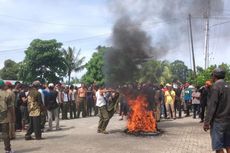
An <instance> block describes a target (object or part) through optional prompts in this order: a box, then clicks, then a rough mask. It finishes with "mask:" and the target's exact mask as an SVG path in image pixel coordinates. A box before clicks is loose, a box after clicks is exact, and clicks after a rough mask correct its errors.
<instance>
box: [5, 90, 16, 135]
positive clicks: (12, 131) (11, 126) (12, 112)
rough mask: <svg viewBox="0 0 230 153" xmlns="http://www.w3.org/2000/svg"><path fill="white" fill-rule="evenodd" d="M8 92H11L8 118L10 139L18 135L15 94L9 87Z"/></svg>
mask: <svg viewBox="0 0 230 153" xmlns="http://www.w3.org/2000/svg"><path fill="white" fill-rule="evenodd" d="M7 93H8V94H9V104H10V106H11V109H10V111H8V114H7V116H8V119H9V136H10V139H14V138H15V137H16V135H15V120H16V118H15V106H14V103H15V94H14V92H13V91H12V90H10V89H8V90H7Z"/></svg>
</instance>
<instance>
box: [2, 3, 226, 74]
mask: <svg viewBox="0 0 230 153" xmlns="http://www.w3.org/2000/svg"><path fill="white" fill-rule="evenodd" d="M143 2H144V1H143ZM225 5H226V6H225V10H224V14H223V16H224V17H225V18H223V19H221V20H220V19H218V20H213V21H211V25H214V24H219V23H222V22H227V23H224V24H220V25H217V26H211V28H210V52H211V59H210V63H211V64H220V63H222V62H225V63H228V64H230V61H229V58H230V47H229V38H230V37H229V35H228V34H226V35H222V33H223V31H225V30H226V29H228V27H229V26H230V23H228V21H230V7H227V6H229V5H230V3H229V2H227V0H225ZM228 8H229V9H228ZM112 16H113V15H112V14H111V13H110V8H109V7H108V2H107V0H81V1H80V0H33V1H32V0H0V68H2V67H3V65H4V61H5V60H6V59H12V60H14V61H16V62H20V61H22V60H23V59H24V57H25V54H24V50H25V49H26V48H27V47H28V46H29V44H30V42H31V41H32V40H33V39H36V38H39V39H45V40H47V39H56V40H57V41H59V42H62V43H63V45H64V46H63V47H68V46H72V47H75V48H76V49H77V50H78V49H81V55H82V56H85V57H86V61H88V60H89V59H90V58H91V55H92V53H93V52H95V48H96V47H97V46H98V45H106V46H110V45H111V33H112V27H113V24H114V19H113V17H112ZM172 24H173V23H172ZM150 29H151V30H149V35H150V36H151V35H158V37H160V36H161V34H164V33H165V32H167V31H165V30H164V26H162V25H161V24H156V25H153V26H152V27H150ZM200 32H201V33H203V32H204V24H203V25H201V26H200V31H199V33H200ZM172 39H173V38H172ZM194 39H195V44H194V48H195V55H196V63H197V65H199V66H204V55H203V50H204V34H203V37H200V35H199V37H197V36H196V31H194ZM166 43H167V42H166ZM185 50H188V51H187V53H185V52H184V51H185ZM174 52H175V53H174ZM182 52H183V54H182ZM164 59H168V60H170V61H173V60H175V59H179V60H183V61H184V62H185V63H186V65H187V66H188V67H189V68H191V62H190V56H189V44H188V40H185V41H184V42H181V43H180V44H178V45H176V47H174V48H170V51H169V54H167V55H166V56H165V57H164ZM81 75H82V73H80V74H78V75H77V76H78V77H80V76H81Z"/></svg>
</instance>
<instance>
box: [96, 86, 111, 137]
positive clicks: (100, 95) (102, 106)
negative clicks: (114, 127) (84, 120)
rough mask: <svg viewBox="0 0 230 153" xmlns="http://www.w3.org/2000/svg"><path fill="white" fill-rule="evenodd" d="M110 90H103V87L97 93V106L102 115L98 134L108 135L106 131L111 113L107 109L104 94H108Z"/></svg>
mask: <svg viewBox="0 0 230 153" xmlns="http://www.w3.org/2000/svg"><path fill="white" fill-rule="evenodd" d="M107 91H108V90H106V89H103V87H99V89H98V90H97V92H96V98H97V101H96V106H97V107H98V110H99V113H100V115H99V116H100V120H99V125H98V129H97V132H98V133H103V134H108V132H107V131H106V130H105V129H106V127H107V125H108V123H109V113H108V111H107V108H106V101H105V97H104V93H105V92H107Z"/></svg>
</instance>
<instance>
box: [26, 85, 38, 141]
mask: <svg viewBox="0 0 230 153" xmlns="http://www.w3.org/2000/svg"><path fill="white" fill-rule="evenodd" d="M40 85H41V84H40V82H39V81H34V82H33V84H32V88H31V89H30V91H29V94H28V112H29V121H30V123H29V128H28V130H27V133H26V135H25V139H26V140H31V139H32V137H31V134H32V133H33V132H34V133H35V138H36V139H37V140H40V139H41V112H42V97H41V93H40V92H38V88H39V87H40Z"/></svg>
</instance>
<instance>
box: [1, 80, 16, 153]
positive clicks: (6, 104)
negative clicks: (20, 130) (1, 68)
mask: <svg viewBox="0 0 230 153" xmlns="http://www.w3.org/2000/svg"><path fill="white" fill-rule="evenodd" d="M4 86H5V84H4V82H3V81H2V80H0V124H1V126H2V138H3V141H4V145H5V152H6V153H12V152H13V151H11V145H10V137H9V113H11V115H12V113H13V105H12V103H11V100H10V95H9V94H8V93H7V91H6V90H4Z"/></svg>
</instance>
